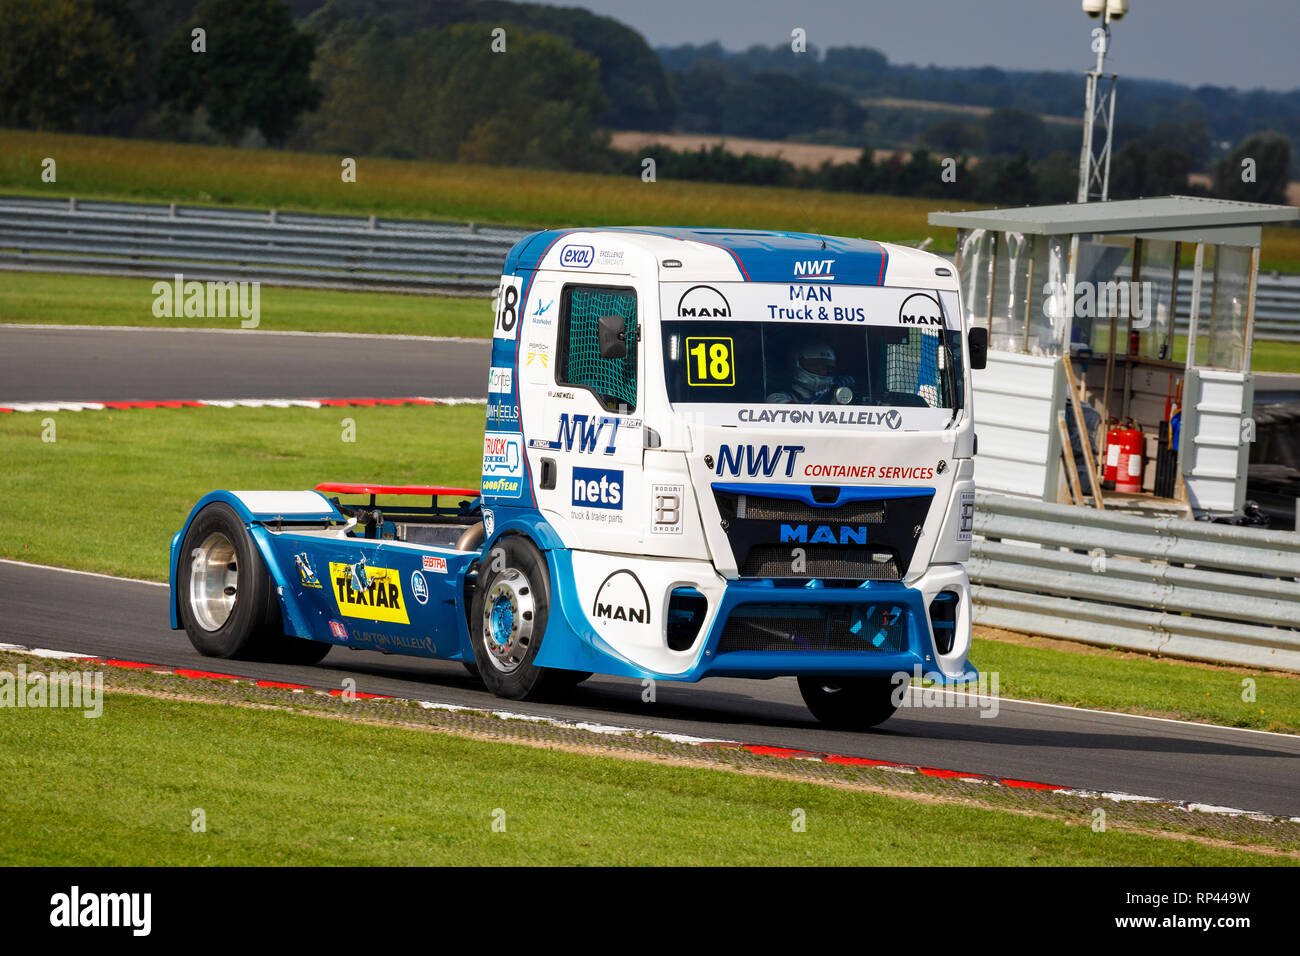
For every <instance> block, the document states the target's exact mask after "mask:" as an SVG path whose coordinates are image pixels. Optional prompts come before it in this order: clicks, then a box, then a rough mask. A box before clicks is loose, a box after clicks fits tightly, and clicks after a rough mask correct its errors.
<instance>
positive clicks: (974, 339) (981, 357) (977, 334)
mask: <svg viewBox="0 0 1300 956" xmlns="http://www.w3.org/2000/svg"><path fill="white" fill-rule="evenodd" d="M966 342H967V345H968V346H969V348H970V367H971V368H984V367H985V366H987V365H988V364H989V330H988V329H980V328H974V329H971V330H970V331H969V332H968V333H966Z"/></svg>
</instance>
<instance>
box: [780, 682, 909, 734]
mask: <svg viewBox="0 0 1300 956" xmlns="http://www.w3.org/2000/svg"><path fill="white" fill-rule="evenodd" d="M896 686H897V685H896V684H895V682H894V680H893V678H892V677H800V678H799V693H800V694H802V695H803V702H804V703H805V704H807V705H808V709H809V710H810V711H812V715H813V716H814V717H816V718H817V719H818V720H819V721H821V722H822V723H823V724H825V725H826V726H827V727H835V728H837V729H840V730H866V729H867V728H868V727H874V726H876V725H877V724H882V723H884V722H885V721H886V720H888V719H889V718H890V717H892V716H894V711H896V710H898V704H897V703H895V701H894V697H895V694H894V688H895V687H896Z"/></svg>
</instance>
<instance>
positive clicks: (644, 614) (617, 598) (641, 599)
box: [591, 570, 650, 624]
mask: <svg viewBox="0 0 1300 956" xmlns="http://www.w3.org/2000/svg"><path fill="white" fill-rule="evenodd" d="M591 616H592V617H594V618H596V619H597V620H598V621H622V622H624V623H627V624H649V623H650V599H649V598H648V597H646V593H645V588H644V587H642V586H641V581H640V579H639V578H638V577H637V576H636V575H635V574H633V573H632V572H631V571H628V570H621V571H615V572H614V573H613V574H611V575H610V576H609V577H607V578H606V579H605V580H604V581H603V582H602V583H601V585H600V587H599V588H597V589H596V601H595V603H594V604H592V606H591Z"/></svg>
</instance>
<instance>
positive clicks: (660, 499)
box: [650, 485, 686, 534]
mask: <svg viewBox="0 0 1300 956" xmlns="http://www.w3.org/2000/svg"><path fill="white" fill-rule="evenodd" d="M685 495H686V486H685V485H651V486H650V501H651V502H652V504H651V509H650V511H651V522H650V533H651V534H681V533H682V499H683V498H684V497H685Z"/></svg>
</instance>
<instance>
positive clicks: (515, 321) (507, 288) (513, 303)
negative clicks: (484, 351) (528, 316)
mask: <svg viewBox="0 0 1300 956" xmlns="http://www.w3.org/2000/svg"><path fill="white" fill-rule="evenodd" d="M522 286H523V280H522V279H520V278H519V277H518V276H502V277H501V288H499V289H497V302H496V306H497V320H496V325H495V327H494V328H493V330H492V337H493V338H497V339H510V340H511V341H512V342H513V341H514V340H515V339H517V338H518V337H519V315H520V307H521V303H520V301H519V292H520V289H521V287H522Z"/></svg>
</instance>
